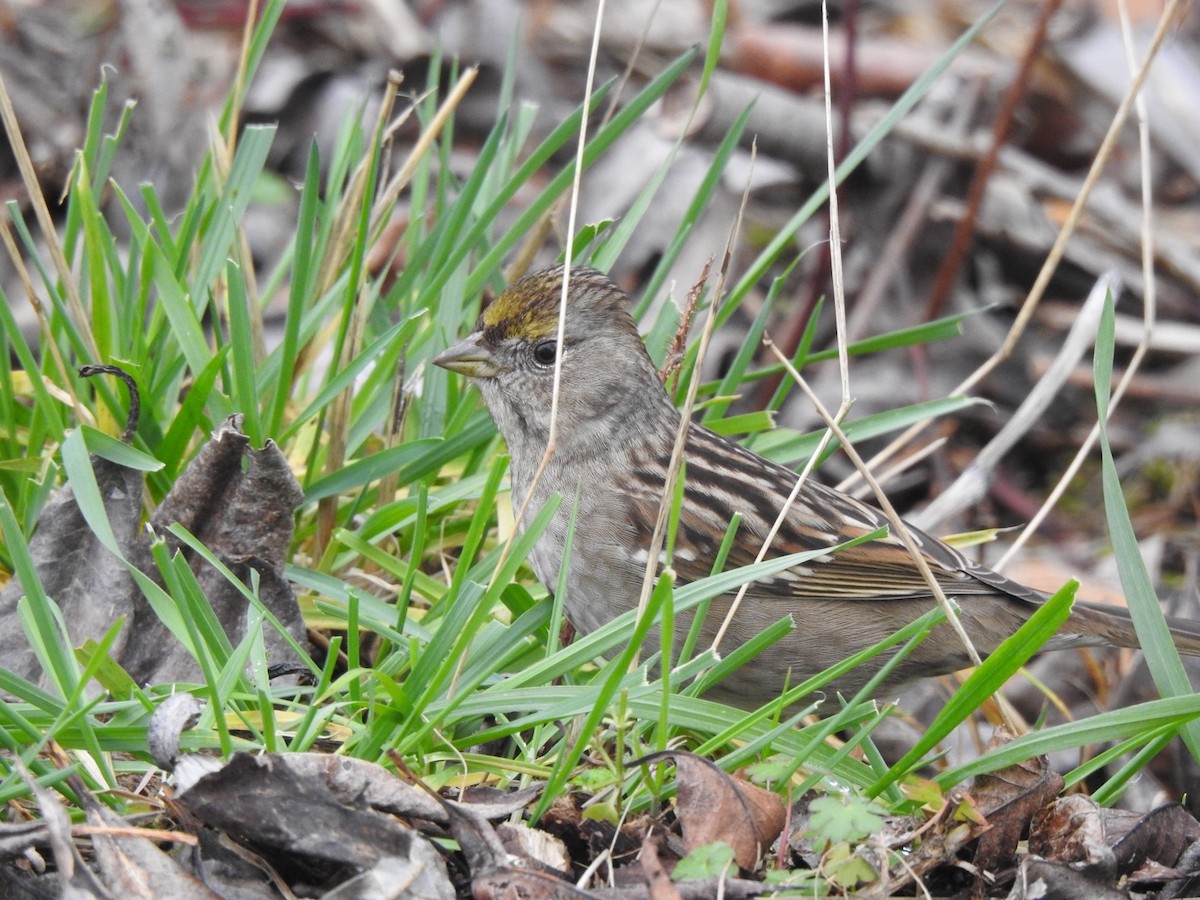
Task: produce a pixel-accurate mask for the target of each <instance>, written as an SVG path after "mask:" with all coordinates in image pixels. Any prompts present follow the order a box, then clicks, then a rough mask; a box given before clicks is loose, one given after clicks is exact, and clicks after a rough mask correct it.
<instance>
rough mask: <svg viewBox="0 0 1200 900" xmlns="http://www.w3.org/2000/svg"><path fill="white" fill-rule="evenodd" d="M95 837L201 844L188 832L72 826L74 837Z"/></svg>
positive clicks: (191, 845)
mask: <svg viewBox="0 0 1200 900" xmlns="http://www.w3.org/2000/svg"><path fill="white" fill-rule="evenodd" d="M93 835H103V836H105V837H131V838H144V839H145V840H148V841H164V842H165V841H172V842H174V843H177V844H187V845H188V846H189V847H195V846H196V845H197V844H199V843H200V838H198V837H196V835H194V834H188V833H187V832H186V831H164V830H163V829H161V828H135V827H133V826H132V825H130V826H128V827H125V828H120V827H117V826H115V825H72V826H71V836H72V837H92V836H93Z"/></svg>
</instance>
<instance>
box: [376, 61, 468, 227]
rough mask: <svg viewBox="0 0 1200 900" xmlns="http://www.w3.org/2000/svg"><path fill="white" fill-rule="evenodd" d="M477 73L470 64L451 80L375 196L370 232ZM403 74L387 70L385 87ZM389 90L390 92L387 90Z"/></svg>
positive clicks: (400, 79)
mask: <svg viewBox="0 0 1200 900" xmlns="http://www.w3.org/2000/svg"><path fill="white" fill-rule="evenodd" d="M478 75H479V66H471V68H469V69H467V70H466V71H465V72H463V73H462V75H460V76H459V79H458V81H456V82H455V84H454V87H453V88H451V89H450V93H449V94H447V95H446V99H445V100H443V101H442V104H441V106H439V107H438V109H437V112H435V113H434V114H433V120H432V121H431V122H430V123H429V127H428V128H425V129H424V130H423V131H422V132H421V133H420V134H419V135H418V136H417V142H416V143H415V144H413V148H412V150H410V151H409V154H408V156H407V157H406V158H405V160H404V163H403V164H402V165H401V166H400V171H399V172H397V173H396V175H395V176H394V177H393V178H392V180H391V181H389V182H388V183H387V187H385V188H384V189H383V191H382V192H381V193H380V195H379V201H378V203H377V205H376V213H375V218H374V220H373V221H372V223H371V230H372V232H373V233H378V231H379V229H380V228H382V227H383V226H384V224H385V223H386V221H387V218H388V216H390V215H391V213H392V207H393V206H395V205H396V201H397V200H398V199H399V198H400V194H401V192H403V190H404V189H405V188H406V187H407V186H408V183H409V182H410V181H411V180H412V176H413V172H415V171H416V170H417V166H418V165H419V164H420V162H421V160H422V159H423V158H424V157H425V155H426V154H427V153H429V150H430V148H431V147H433V142H434V141H435V140H437V138H438V135H440V134H441V133H442V129H443V128H445V127H446V122H447V121H448V120H449V118H450V115H451V113H453V112H454V110H456V109H458V105H459V104H460V103H462V100H463V98H464V97H465V96H466V95H467V91H469V90H470V89H471V85H473V84H474V83H475V79H476V77H477V76H478ZM403 80H404V76H403V75H402V74H401V73H399V72H389V73H388V86H389V88H392V87H393V86H395V88H399V86H400V84H401V83H402V82H403ZM389 93H391V94H394V93H395V91H394V90H391V91H389ZM413 108H414V107H412V106H410V107H409V108H408V109H407V110H405V112H404V113H403V115H401V116H400V118H399V119H398V120H397V121H396V122H394V123H392V124H391V125H390V126H388V134H387V136H388V137H389V138H390V137H391V135H392V133H393V132H394V131H395V130H396V129H397V128H398V127H399V126H400V125H402V124H403V123H404V122H406V121H407V120H408V119H409V117H410V116H411V115H412V111H413Z"/></svg>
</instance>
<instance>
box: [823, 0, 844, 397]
mask: <svg viewBox="0 0 1200 900" xmlns="http://www.w3.org/2000/svg"><path fill="white" fill-rule="evenodd" d="M821 43H822V46H823V48H824V51H825V52H824V53H823V54H822V56H823V60H822V68H823V69H824V72H825V160H826V163H827V165H828V167H829V168H828V174H827V176H826V177H827V178H828V179H829V270H830V272H829V274H830V279H831V280H832V282H833V316H834V323H835V329H836V333H837V351H838V374H839V375H840V376H841V380H842V409H840V410H838V418H839V419H840V418H841V417H842V416H844V415H845V413H846V412H847V410H848V409H849V405H850V362H849V354H848V353H847V350H846V282H845V278H844V277H843V275H842V230H841V227H840V225H839V219H838V199H837V159H836V158H835V155H834V152H833V90H832V88H831V87H830V81H831V79H830V74H829V4H828V3H827V2H826V0H821ZM847 53H849V47H847Z"/></svg>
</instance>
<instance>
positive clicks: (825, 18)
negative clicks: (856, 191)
mask: <svg viewBox="0 0 1200 900" xmlns="http://www.w3.org/2000/svg"><path fill="white" fill-rule="evenodd" d="M821 35H822V41H823V46H824V51H825V52H824V54H823V56H824V72H825V160H826V165H827V166H828V178H829V184H830V190H829V262H830V274H831V278H832V282H833V306H834V317H835V321H836V334H837V348H838V372H839V373H840V375H841V385H842V400H841V404H840V405H839V407H838V412H837V419H838V420H841V419H842V418H844V417H845V415H846V413H847V412H849V410H850V404H851V400H850V368H849V354H848V353H847V347H846V291H845V280H844V278H843V277H842V247H841V231H840V229H839V227H838V204H837V187H836V184H837V173H836V170H837V161H836V160H835V158H834V150H833V101H832V96H833V94H832V90H831V88H830V71H829V9H828V5H827V4H826V3H824V2H822V4H821ZM764 343H767V344H768V346H771V347H773V346H774V344H771V343H770V339H769V338H764ZM832 435H833V431H832V430H830V429H826V431H825V433H824V434H823V435H822V436H821V441H820V443H819V444H818V446H817V449H816V450H815V451H814V452H813V453H812V455H811V456H809V458H808V462H806V463H805V464H804V468H803V469H802V470H801V472H800V474H799V475H798V476H797V478H796V483H795V484H794V485H792V490H791V493H790V494H788V496H787V499H786V500H785V501H784V503H783V505H782V507H780V509H779V512H778V514H777V515H776V516H775V521H774V522H773V523H772V524H771V530H770V531H769V532H767V536H766V537H765V538H764V539H763V542H762V546H760V547H759V549H758V553H757V554H756V555H755V557H754V562H755V564H758V563H760V562H762V561H763V560H764V559H766V556H767V553H768V552H769V551H770V549H771V545H772V544H773V543H774V542H775V536H776V535H777V534H778V533H779V529H780V528H781V527H782V526H783V523H784V521H785V520H786V519H787V517H788V514H789V513H790V512H791V509H792V506H793V505H794V504H795V502H796V498H797V497H798V496H800V489H801V488H802V487H803V486H804V483H805V482H806V481H807V480H808V477H809V475H810V474H811V473H812V470H813V467H814V466H815V465H816V462H817V460H818V459H820V458H821V454H822V453H823V452H824V451H825V447H826V446H828V444H829V441H830V440H831V438H832ZM749 590H750V584H749V582H747V583H746V584H743V585H742V586H741V587H740V588H738V592H737V593H736V594H735V595H734V598H733V602H732V603H731V604H730V605H729V611H728V612H726V613H725V618H724V619H723V620H722V622H721V627H720V628H718V629H717V634H716V636H715V637H714V638H713V642H712V649H713V652H714V653H715V652H717V649H718V648H719V647H720V645H721V641H722V640H723V639H724V637H725V633H726V632H727V631H728V630H729V626H730V625H731V624H732V623H733V620H734V618H735V617H736V615H737V613H738V610H739V609H740V608H741V605H742V601H743V600H744V599H745V597H746V593H747V592H748V591H749Z"/></svg>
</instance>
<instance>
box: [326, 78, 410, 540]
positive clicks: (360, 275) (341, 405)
mask: <svg viewBox="0 0 1200 900" xmlns="http://www.w3.org/2000/svg"><path fill="white" fill-rule="evenodd" d="M395 74H396V73H394V72H392V73H389V75H388V86H387V90H385V91H384V96H383V101H382V102H381V103H380V106H379V116H378V118H377V119H376V122H375V128H374V130H373V132H372V145H371V147H370V150H371V152H370V153H368V154H367V155H366V156H365V157H364V159H363V161H362V163H361V164H360V165H359V167H358V170H357V171H356V172H355V174H354V180H353V183H352V188H351V190H350V191H348V192H347V194H346V197H345V200H344V201H343V203H342V208H341V209H340V210H339V211H338V217H339V219H340V220H341V221H340V225H341V229H342V237H343V240H344V243H343V241H337V242H336V245H337V246H338V252H337V254H336V255H337V256H338V257H343V256H344V255H345V254H346V253H347V252H348V250H349V247H350V242H349V238H350V229H351V227H352V225H353V223H354V222H355V221H356V219H357V214H358V211H359V208H360V205H361V204H362V203H363V202H364V201H365V200H366V198H365V197H364V194H365V192H366V190H367V184H368V182H369V180H370V179H369V173H368V166H369V165H370V161H371V159H372V158H374V156H375V150H376V149H377V148H378V146H379V144H380V143H382V141H383V140H384V133H385V131H386V128H387V122H388V120H389V119H391V117H392V106H393V104H394V102H395V98H396V89H395V87H396V86H395V82H394V78H393V76H394V75H395ZM328 262H330V258H327V259H326V263H328ZM335 271H336V270H335V269H333V268H329V269H327V270H326V273H325V274H326V276H327V277H329V278H330V279H332V277H333V273H334V272H335ZM356 274H357V280H356V281H355V283H354V284H348V285H347V286H346V291H347V293H348V294H349V295H351V296H353V297H354V300H355V302H354V304H353V307H352V309H351V310H350V312H349V317H350V318H349V321H347V322H346V323H345V327H346V332H345V337H344V340H343V341H342V346H341V355H340V356H339V358H338V359H336V360H334V367H335V371H339V372H340V371H342V369H344V368H345V367H346V366H347V365H349V364H350V362H351V361H352V360H353V359H354V358H355V357H356V356H357V355H358V352H359V348H360V345H361V343H362V335H363V333H364V327H365V321H366V318H367V315H368V314H369V312H370V304H369V303H367V302H365V297H364V296H363V290H362V288H363V284H364V279H365V277H366V267H365V266H364V267H360V268H359V270H358V272H357V273H356ZM331 284H332V282H331ZM321 293H324V288H323V289H322V291H321ZM336 328H337V322H336V320H335V321H334V322H331V323H330V329H336ZM330 329H326V332H325V335H324V339H325V340H328V339H329V337H330V336H331V335H332V333H333V332H332V331H331V330H330ZM352 402H353V391H352V390H350V389H349V388H347V389H346V390H343V391H341V392H340V393H339V394H338V395H337V396H336V397H334V398H333V401H332V402H331V403H330V407H329V418H328V420H327V429H328V432H329V447H328V452H327V454H326V460H325V471H326V472H327V473H330V474H332V473H333V472H336V471H337V470H338V469H340V468H341V467H342V466H343V465H344V464H345V461H346V432H347V431H348V430H349V422H350V407H351V404H352ZM337 506H338V498H337V497H324V498H322V499H321V500H320V501H318V503H317V533H316V539H315V540H316V548H315V551H314V555H315V556H318V557H319V556H320V555H321V554H322V553H324V552H325V548H326V547H328V546H329V541H330V538H331V537H332V536H333V526H334V524H335V523H336V521H337Z"/></svg>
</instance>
